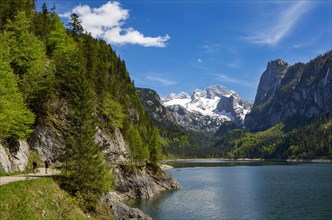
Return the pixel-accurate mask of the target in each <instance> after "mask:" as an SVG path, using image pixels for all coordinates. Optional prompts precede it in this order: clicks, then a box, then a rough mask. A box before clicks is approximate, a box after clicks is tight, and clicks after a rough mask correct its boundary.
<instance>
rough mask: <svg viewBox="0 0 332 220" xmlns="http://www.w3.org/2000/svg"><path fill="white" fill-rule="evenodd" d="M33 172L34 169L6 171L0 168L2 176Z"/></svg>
mask: <svg viewBox="0 0 332 220" xmlns="http://www.w3.org/2000/svg"><path fill="white" fill-rule="evenodd" d="M28 173H32V170H25V171H14V172H5V171H3V170H0V177H1V176H15V175H19V174H28Z"/></svg>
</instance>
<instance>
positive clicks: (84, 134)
mask: <svg viewBox="0 0 332 220" xmlns="http://www.w3.org/2000/svg"><path fill="white" fill-rule="evenodd" d="M72 85H73V88H72V91H73V92H72V94H71V95H72V97H71V102H70V105H69V107H70V108H69V109H70V112H69V113H68V122H69V126H68V131H67V132H68V133H69V135H68V136H67V137H66V152H65V155H64V157H65V158H64V166H63V171H64V173H65V175H66V177H67V181H66V186H67V187H69V189H68V188H67V190H69V191H70V192H71V193H72V194H74V195H76V196H77V197H82V199H83V201H84V207H85V208H86V209H87V210H89V211H92V210H95V207H96V204H97V201H98V199H99V196H100V195H102V194H103V193H106V192H108V191H109V190H110V189H111V183H112V177H111V174H110V171H109V169H108V168H107V166H106V165H105V163H104V160H103V156H102V155H101V152H100V151H99V147H98V145H97V144H96V143H95V127H96V123H95V119H94V117H93V112H94V109H93V106H94V105H93V103H92V100H93V94H92V92H91V89H90V88H89V86H88V84H87V82H86V80H85V79H84V77H83V76H81V75H77V77H76V78H75V81H74V82H72Z"/></svg>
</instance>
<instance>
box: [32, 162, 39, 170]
mask: <svg viewBox="0 0 332 220" xmlns="http://www.w3.org/2000/svg"><path fill="white" fill-rule="evenodd" d="M37 166H38V163H37V161H35V160H34V161H33V162H32V169H33V170H32V171H33V173H35V170H36V169H37Z"/></svg>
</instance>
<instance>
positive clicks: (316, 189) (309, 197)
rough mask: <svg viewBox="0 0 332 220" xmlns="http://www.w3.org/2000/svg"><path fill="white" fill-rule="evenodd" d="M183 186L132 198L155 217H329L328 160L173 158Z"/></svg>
mask: <svg viewBox="0 0 332 220" xmlns="http://www.w3.org/2000/svg"><path fill="white" fill-rule="evenodd" d="M170 165H172V166H174V167H175V168H174V169H172V170H169V171H167V172H168V173H169V174H171V175H172V176H173V177H174V178H175V179H176V180H177V181H178V182H180V184H181V187H182V188H181V189H179V190H174V191H168V192H164V193H161V194H159V195H157V196H155V197H153V198H151V199H147V200H142V201H133V202H131V204H130V205H131V206H133V207H137V208H139V209H141V210H142V211H144V212H145V213H146V214H148V215H150V216H151V217H152V218H153V219H156V220H157V219H179V220H182V219H183V220H184V219H193V220H195V219H202V220H203V219H330V220H331V219H332V164H295V163H285V162H283V163H281V162H257V161H240V162H232V161H211V160H209V161H202V160H200V161H182V162H173V163H170Z"/></svg>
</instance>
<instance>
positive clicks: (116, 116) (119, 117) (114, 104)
mask: <svg viewBox="0 0 332 220" xmlns="http://www.w3.org/2000/svg"><path fill="white" fill-rule="evenodd" d="M102 104H103V105H102V114H103V116H104V118H105V119H106V125H107V127H108V126H109V127H110V128H123V122H124V120H125V118H126V114H125V113H124V110H123V106H122V105H121V104H120V103H119V102H118V101H116V100H115V99H114V98H112V95H111V94H110V93H107V94H106V95H105V98H104V100H103V103H102Z"/></svg>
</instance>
